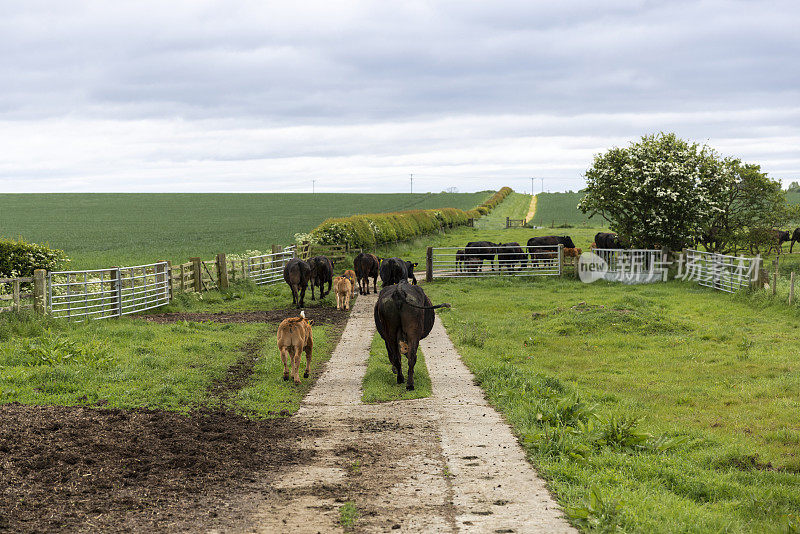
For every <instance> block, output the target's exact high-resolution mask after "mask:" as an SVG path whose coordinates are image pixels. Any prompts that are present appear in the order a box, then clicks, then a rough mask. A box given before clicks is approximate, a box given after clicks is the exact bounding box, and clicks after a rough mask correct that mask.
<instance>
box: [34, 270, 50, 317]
mask: <svg viewBox="0 0 800 534" xmlns="http://www.w3.org/2000/svg"><path fill="white" fill-rule="evenodd" d="M46 279H47V271H46V270H44V269H36V270H35V271H33V311H35V312H36V313H39V314H44V312H45V310H46V309H47V298H46V295H47V290H46V289H45V288H46V286H47V281H46Z"/></svg>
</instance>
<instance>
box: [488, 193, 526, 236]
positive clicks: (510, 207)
mask: <svg viewBox="0 0 800 534" xmlns="http://www.w3.org/2000/svg"><path fill="white" fill-rule="evenodd" d="M530 206H531V196H530V195H524V194H522V193H511V194H510V195H508V196H507V197H506V199H505V200H503V202H501V203H500V204H499V205H498V206H497V207H496V208H495V209H494V210H492V212H491V213H490V214H489V215H488V216H486V217H481V218H480V219H478V220H477V221H475V228H477V229H479V230H488V229H498V228H505V226H506V217H508V218H510V219H524V218H525V216H526V215H527V214H528V209H529V208H530Z"/></svg>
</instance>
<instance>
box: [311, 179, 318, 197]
mask: <svg viewBox="0 0 800 534" xmlns="http://www.w3.org/2000/svg"><path fill="white" fill-rule="evenodd" d="M316 183H317V181H316V180H311V194H312V195H313V194H315V193H316V191H315V187H314V185H315V184H316Z"/></svg>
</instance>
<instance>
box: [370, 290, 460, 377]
mask: <svg viewBox="0 0 800 534" xmlns="http://www.w3.org/2000/svg"><path fill="white" fill-rule="evenodd" d="M443 306H449V304H441V305H439V306H432V305H431V301H430V299H429V298H428V296H427V295H425V292H424V291H422V288H421V287H419V286H414V285H411V284H409V283H408V282H407V281H401V282H400V283H399V284H395V285H390V286H386V287H385V288H383V289H381V293H380V295H378V301H377V302H376V303H375V310H374V316H375V327H376V328H377V329H378V333H379V334H380V336H381V337H382V338H383V341H384V343H385V344H386V352H387V353H388V354H389V361H390V362H391V364H392V367H393V370H394V371H395V372H396V373H397V383H398V384H402V383H403V381H404V380H403V370H402V367H401V364H402V361H401V353H400V342H401V341H402V342H404V343H405V344H406V345H407V352H406V357H407V358H408V381H407V383H406V389H409V390H412V389H414V365H415V364H416V363H417V349H418V347H419V341H420V340H421V339H424V338H426V337H427V336H428V334H430V333H431V330H432V329H433V322H434V319H435V315H434V311H433V309H434V308H438V307H443Z"/></svg>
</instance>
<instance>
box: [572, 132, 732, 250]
mask: <svg viewBox="0 0 800 534" xmlns="http://www.w3.org/2000/svg"><path fill="white" fill-rule="evenodd" d="M718 169H719V159H718V158H717V157H716V154H714V152H713V151H712V150H711V149H709V148H708V147H705V146H704V147H700V146H699V145H698V144H697V143H688V142H686V141H684V140H682V139H679V138H678V137H677V136H676V135H675V134H672V133H670V134H664V133H660V134H654V135H649V136H644V137H642V139H641V141H639V142H637V143H631V145H630V146H628V147H626V148H612V149H611V150H609V151H608V152H606V153H604V154H599V155H597V156H595V158H594V162H593V164H592V166H591V167H590V168H589V169H588V170H587V171H586V182H587V187H586V195H585V196H584V197H583V199H582V200H581V203H580V204H579V206H578V207H579V208H580V209H581V210H582V211H583V212H584V213H591V215H594V214H600V215H601V216H602V217H603V218H605V219H606V220H607V221H609V223H610V225H611V229H612V230H613V231H615V232H617V233H618V234H619V236H620V238H621V239H622V241H623V242H625V243H627V244H628V245H629V246H631V247H634V248H651V247H656V246H667V247H670V248H672V249H680V248H682V247H683V246H684V245H686V244H687V243H688V242H690V241H691V238H692V236H694V235H696V234H697V233H698V230H699V225H700V221H702V220H704V219H705V218H707V217H708V216H709V215H710V214H711V213H712V212H713V211H714V210H715V209H716V206H715V204H714V202H713V200H712V198H711V197H710V196H709V188H710V187H711V186H712V182H713V179H714V178H715V177H716V176H717V173H718Z"/></svg>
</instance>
